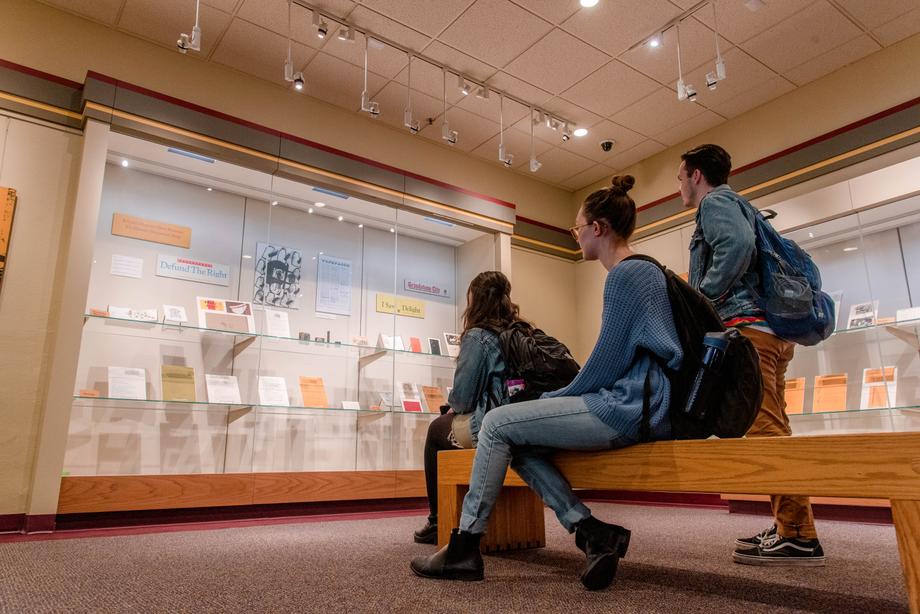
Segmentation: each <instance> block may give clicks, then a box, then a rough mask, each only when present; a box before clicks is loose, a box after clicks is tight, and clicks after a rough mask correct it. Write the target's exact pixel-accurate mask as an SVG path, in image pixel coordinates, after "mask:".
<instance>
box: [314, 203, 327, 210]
mask: <svg viewBox="0 0 920 614" xmlns="http://www.w3.org/2000/svg"><path fill="white" fill-rule="evenodd" d="M313 204H314V205H316V206H317V207H319V208H320V209H322V208H323V207H325V206H326V203H313Z"/></svg>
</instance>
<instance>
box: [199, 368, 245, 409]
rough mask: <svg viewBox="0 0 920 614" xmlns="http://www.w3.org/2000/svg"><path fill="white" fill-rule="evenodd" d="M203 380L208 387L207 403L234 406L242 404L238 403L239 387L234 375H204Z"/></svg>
mask: <svg viewBox="0 0 920 614" xmlns="http://www.w3.org/2000/svg"><path fill="white" fill-rule="evenodd" d="M204 379H205V383H206V384H207V386H208V402H210V403H232V404H235V405H239V404H241V403H242V401H240V385H239V383H237V381H236V376H235V375H211V374H208V373H206V374H205V376H204Z"/></svg>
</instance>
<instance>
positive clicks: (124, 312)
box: [108, 305, 157, 322]
mask: <svg viewBox="0 0 920 614" xmlns="http://www.w3.org/2000/svg"><path fill="white" fill-rule="evenodd" d="M108 313H109V317H112V318H119V319H122V320H137V321H138V322H156V321H157V309H156V307H151V308H150V309H133V308H131V307H116V306H115V305H109V309H108Z"/></svg>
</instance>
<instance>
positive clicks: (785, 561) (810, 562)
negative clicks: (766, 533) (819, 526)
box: [732, 533, 827, 567]
mask: <svg viewBox="0 0 920 614" xmlns="http://www.w3.org/2000/svg"><path fill="white" fill-rule="evenodd" d="M732 559H733V560H734V561H735V562H736V563H741V564H742V565H768V566H776V567H780V566H782V567H823V566H824V565H825V564H826V562H827V561H826V560H825V558H824V550H823V549H822V548H821V544H820V543H819V542H818V540H817V539H798V538H795V537H781V536H780V535H778V534H775V533H774V534H773V535H772V536H770V537H767V538H764V540H763V541H762V542H761V544H760V545H759V546H757V547H754V548H739V549H737V550H735V552H734V554H732Z"/></svg>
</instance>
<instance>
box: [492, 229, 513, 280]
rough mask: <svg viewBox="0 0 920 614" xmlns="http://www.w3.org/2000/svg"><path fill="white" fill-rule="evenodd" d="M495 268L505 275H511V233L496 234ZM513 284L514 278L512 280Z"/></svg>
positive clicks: (509, 277) (509, 276) (508, 276)
mask: <svg viewBox="0 0 920 614" xmlns="http://www.w3.org/2000/svg"><path fill="white" fill-rule="evenodd" d="M495 270H496V271H501V272H502V273H504V274H505V277H507V278H508V279H512V277H511V235H509V234H505V233H503V232H499V233H497V234H495ZM512 285H513V280H512Z"/></svg>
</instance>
